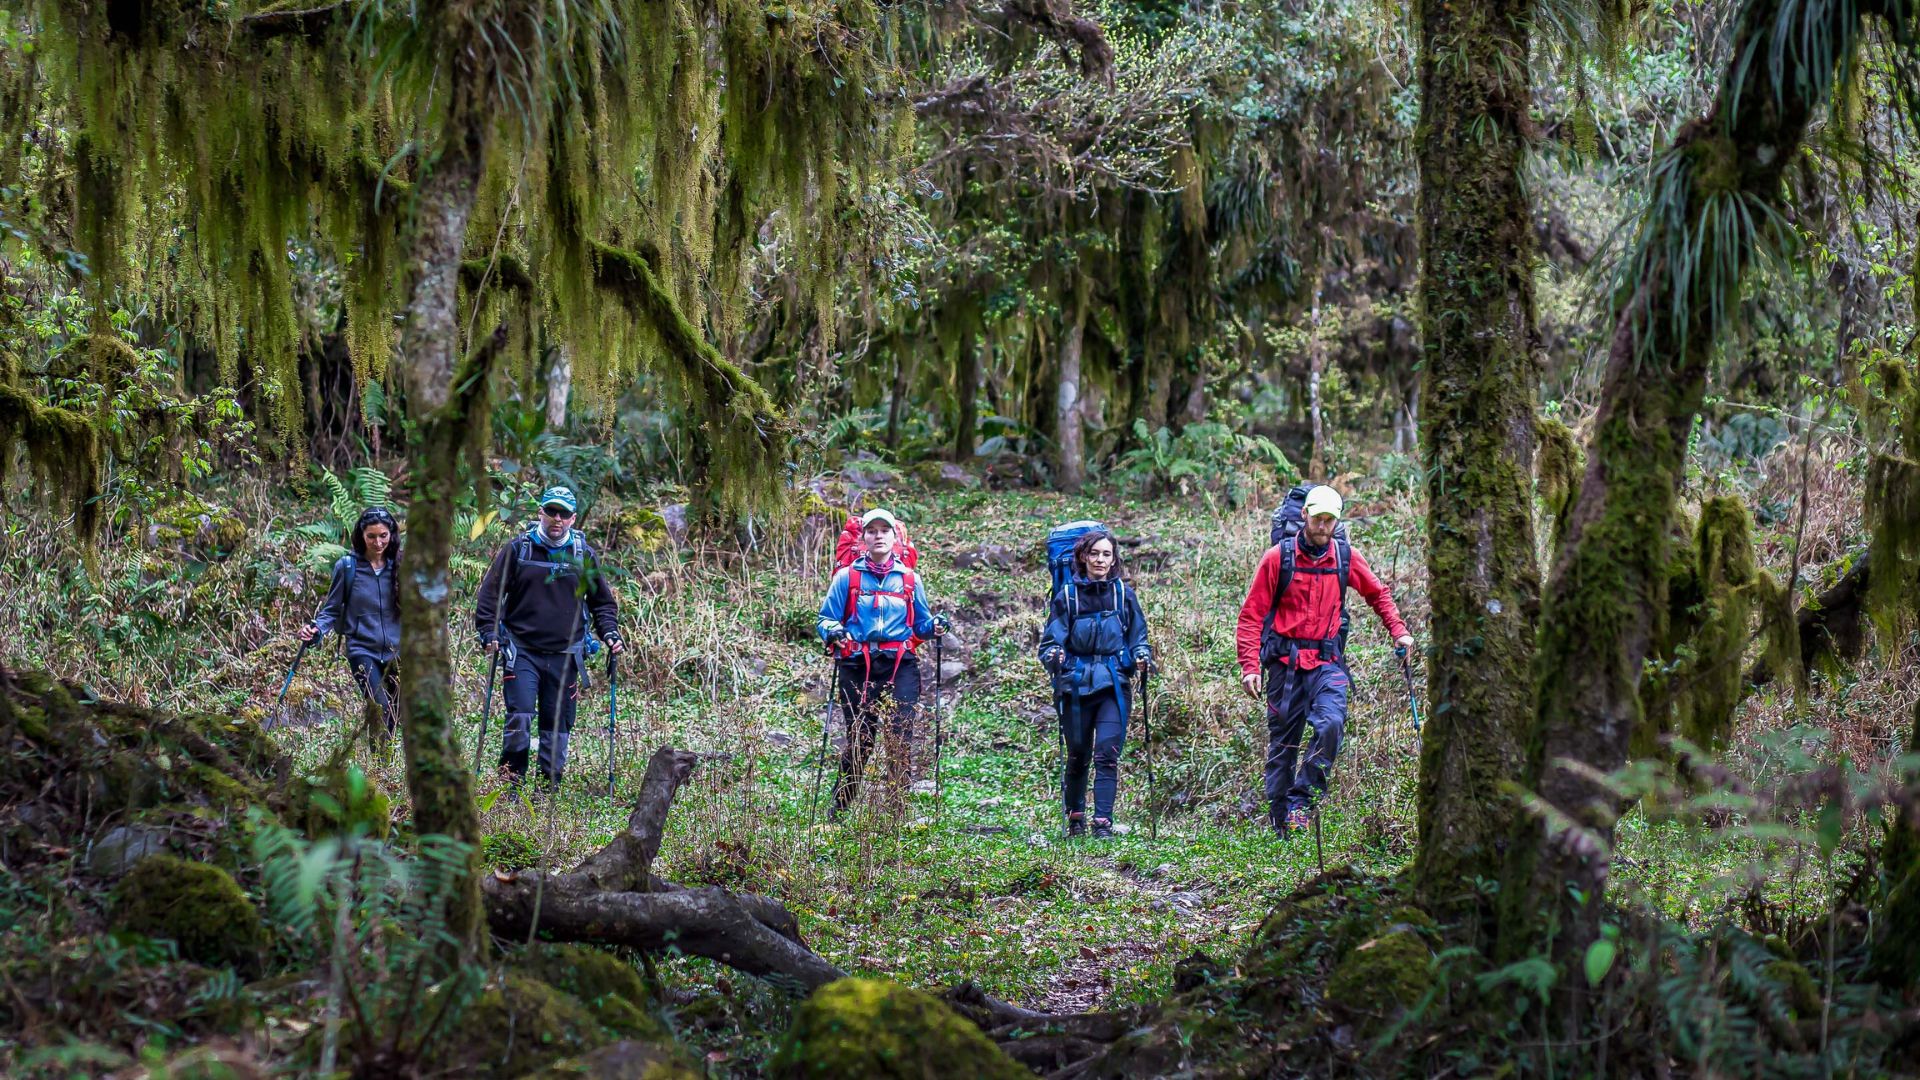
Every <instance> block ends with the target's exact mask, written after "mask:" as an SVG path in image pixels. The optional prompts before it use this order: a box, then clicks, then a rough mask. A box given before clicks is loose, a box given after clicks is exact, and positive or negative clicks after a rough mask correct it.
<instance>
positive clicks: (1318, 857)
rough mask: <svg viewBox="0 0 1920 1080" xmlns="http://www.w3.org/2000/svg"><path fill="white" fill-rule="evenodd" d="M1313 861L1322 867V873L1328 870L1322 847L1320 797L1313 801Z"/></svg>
mask: <svg viewBox="0 0 1920 1080" xmlns="http://www.w3.org/2000/svg"><path fill="white" fill-rule="evenodd" d="M1313 861H1314V864H1315V865H1317V866H1319V867H1320V873H1322V874H1325V873H1326V872H1327V859H1326V855H1325V853H1324V852H1323V851H1321V849H1320V801H1319V800H1318V799H1315V800H1314V803H1313Z"/></svg>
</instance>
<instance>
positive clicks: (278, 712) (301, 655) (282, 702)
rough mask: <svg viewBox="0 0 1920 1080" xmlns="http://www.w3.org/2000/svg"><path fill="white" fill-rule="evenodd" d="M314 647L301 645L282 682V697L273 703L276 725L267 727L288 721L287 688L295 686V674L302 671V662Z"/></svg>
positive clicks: (307, 644)
mask: <svg viewBox="0 0 1920 1080" xmlns="http://www.w3.org/2000/svg"><path fill="white" fill-rule="evenodd" d="M312 647H313V642H311V641H303V642H301V643H300V651H299V652H297V653H294V654H293V666H292V667H290V668H288V669H287V677H286V678H285V679H282V680H281V682H280V696H279V697H277V698H275V699H274V701H273V717H272V719H273V720H274V721H275V723H271V724H268V725H267V727H268V728H269V729H272V728H273V727H275V726H276V725H277V723H278V722H279V721H281V720H284V719H286V704H287V688H288V687H290V686H292V685H293V675H294V672H297V671H299V670H300V661H302V660H304V659H306V656H307V650H308V649H309V648H312Z"/></svg>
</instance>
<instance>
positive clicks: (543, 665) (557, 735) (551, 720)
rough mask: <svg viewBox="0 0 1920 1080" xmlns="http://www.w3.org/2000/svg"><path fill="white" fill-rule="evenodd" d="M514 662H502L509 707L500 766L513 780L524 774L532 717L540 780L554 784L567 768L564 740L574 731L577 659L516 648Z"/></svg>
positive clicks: (529, 746)
mask: <svg viewBox="0 0 1920 1080" xmlns="http://www.w3.org/2000/svg"><path fill="white" fill-rule="evenodd" d="M512 660H513V662H512V663H511V664H505V665H502V668H503V670H504V671H505V673H506V678H505V679H504V680H503V682H502V685H501V696H502V698H503V699H504V700H505V702H506V706H507V730H506V733H505V735H504V737H503V739H502V741H501V746H500V764H502V765H504V766H506V767H507V771H508V772H510V773H512V774H513V780H514V782H515V783H519V782H520V780H522V779H523V778H525V776H526V775H527V758H528V756H529V751H530V750H531V747H532V741H533V728H534V725H535V722H536V720H537V721H538V725H539V732H540V754H539V767H540V782H541V783H542V784H545V785H553V784H558V783H559V782H560V776H561V774H562V773H564V772H565V771H566V768H567V739H568V737H569V736H570V735H571V734H572V732H573V713H574V707H575V706H576V705H577V704H578V699H579V697H580V688H579V674H580V668H579V657H578V655H576V654H574V653H570V652H557V653H543V652H534V651H533V650H532V649H522V648H519V647H517V646H516V647H515V648H514V650H513V657H512Z"/></svg>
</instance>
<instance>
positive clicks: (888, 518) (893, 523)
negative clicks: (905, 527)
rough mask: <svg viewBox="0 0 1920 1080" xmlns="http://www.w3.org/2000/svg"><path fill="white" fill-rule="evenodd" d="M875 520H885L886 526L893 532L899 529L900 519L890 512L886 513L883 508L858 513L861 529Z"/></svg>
mask: <svg viewBox="0 0 1920 1080" xmlns="http://www.w3.org/2000/svg"><path fill="white" fill-rule="evenodd" d="M876 521H884V522H886V523H887V528H889V529H892V530H893V531H894V532H899V531H900V519H899V518H896V517H894V516H893V515H892V514H890V513H888V512H887V511H885V510H878V509H875V510H869V511H867V512H866V513H864V514H861V515H860V527H861V528H862V529H864V528H866V527H867V526H869V525H871V524H873V523H874V522H876Z"/></svg>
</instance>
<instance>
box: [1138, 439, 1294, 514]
mask: <svg viewBox="0 0 1920 1080" xmlns="http://www.w3.org/2000/svg"><path fill="white" fill-rule="evenodd" d="M1133 433H1134V436H1135V437H1136V438H1137V439H1139V445H1138V446H1136V447H1135V448H1134V449H1132V450H1129V451H1127V452H1126V453H1125V454H1123V455H1121V458H1120V464H1119V467H1118V468H1117V469H1116V470H1115V476H1116V477H1117V478H1118V479H1119V480H1120V481H1121V482H1123V483H1128V484H1132V485H1133V486H1135V487H1136V488H1138V489H1140V490H1141V492H1142V494H1145V495H1149V496H1152V495H1169V494H1170V495H1183V496H1184V495H1194V494H1199V493H1202V492H1205V493H1208V494H1212V495H1217V496H1220V497H1222V498H1224V499H1225V500H1226V502H1227V504H1228V505H1229V506H1233V507H1238V506H1242V505H1244V504H1246V503H1247V502H1250V501H1252V500H1253V499H1256V498H1260V497H1261V496H1263V495H1264V494H1265V493H1266V492H1268V491H1269V490H1271V489H1272V488H1273V487H1276V486H1282V485H1285V484H1289V483H1292V482H1294V481H1295V480H1297V479H1298V478H1299V475H1300V472H1299V470H1298V469H1296V468H1294V467H1293V462H1292V461H1290V460H1288V458H1287V455H1286V454H1285V453H1284V452H1283V451H1282V450H1281V449H1280V447H1279V446H1277V445H1275V443H1274V442H1273V440H1272V439H1269V438H1267V437H1266V436H1264V435H1245V434H1241V433H1240V432H1237V431H1234V430H1233V429H1232V428H1231V427H1228V426H1227V425H1226V424H1222V423H1218V422H1208V423H1203V424H1189V425H1187V426H1186V427H1185V428H1184V429H1182V430H1181V432H1180V434H1178V435H1175V434H1173V433H1172V432H1171V431H1169V430H1168V429H1166V428H1164V427H1163V428H1160V429H1159V430H1157V431H1154V430H1150V429H1149V428H1148V427H1147V422H1146V421H1145V420H1135V421H1134V422H1133Z"/></svg>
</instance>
